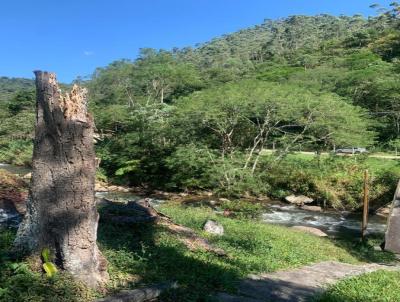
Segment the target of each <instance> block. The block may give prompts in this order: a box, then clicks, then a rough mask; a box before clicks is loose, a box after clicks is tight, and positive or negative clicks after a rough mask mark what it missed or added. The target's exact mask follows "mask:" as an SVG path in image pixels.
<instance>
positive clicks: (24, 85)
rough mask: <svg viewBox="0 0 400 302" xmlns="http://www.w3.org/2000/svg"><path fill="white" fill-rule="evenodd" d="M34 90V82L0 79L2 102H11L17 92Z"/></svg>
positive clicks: (0, 99) (0, 98) (18, 79)
mask: <svg viewBox="0 0 400 302" xmlns="http://www.w3.org/2000/svg"><path fill="white" fill-rule="evenodd" d="M33 88H34V82H33V80H29V79H23V78H7V77H0V102H3V101H6V100H9V99H10V98H12V97H13V95H14V94H15V93H16V92H18V91H20V90H29V89H33Z"/></svg>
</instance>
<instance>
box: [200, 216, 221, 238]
mask: <svg viewBox="0 0 400 302" xmlns="http://www.w3.org/2000/svg"><path fill="white" fill-rule="evenodd" d="M203 230H204V231H205V232H207V233H210V234H213V235H219V236H222V235H223V234H224V227H223V226H222V225H221V224H220V223H219V222H217V221H215V220H207V222H206V223H205V224H204V227H203Z"/></svg>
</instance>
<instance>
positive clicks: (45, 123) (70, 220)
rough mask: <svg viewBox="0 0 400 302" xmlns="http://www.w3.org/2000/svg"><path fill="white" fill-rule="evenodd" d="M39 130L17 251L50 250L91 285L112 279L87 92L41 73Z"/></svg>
mask: <svg viewBox="0 0 400 302" xmlns="http://www.w3.org/2000/svg"><path fill="white" fill-rule="evenodd" d="M35 75H36V90H37V103H36V128H35V143H34V152H33V161H32V168H33V171H32V181H31V188H30V199H29V201H28V207H27V208H28V210H27V214H26V216H25V218H24V221H23V223H22V224H21V226H20V228H19V230H18V234H17V238H16V241H15V245H14V246H15V248H16V249H17V250H20V251H22V252H25V253H28V254H37V253H40V252H41V251H42V250H43V249H45V248H46V249H50V250H51V251H52V253H53V254H54V256H55V258H56V259H55V263H56V264H57V265H58V266H59V267H61V268H62V269H65V270H66V271H68V272H70V273H71V274H72V275H73V276H75V277H76V278H78V279H79V280H81V281H83V282H85V283H86V284H87V285H89V286H91V287H97V286H98V285H100V284H101V283H103V282H105V281H106V280H107V278H108V275H107V271H106V260H105V258H104V257H103V256H102V254H101V253H100V251H99V249H98V247H97V244H96V236H97V223H98V218H99V215H98V213H97V210H96V204H95V198H94V181H95V153H94V147H93V128H94V123H93V119H92V116H91V115H90V114H89V113H88V112H87V102H86V90H85V89H82V88H80V87H78V86H76V85H75V86H74V87H73V89H72V91H71V92H70V93H66V94H65V95H64V94H62V93H61V90H60V88H59V86H58V84H57V81H56V76H55V74H54V73H48V72H42V71H36V72H35Z"/></svg>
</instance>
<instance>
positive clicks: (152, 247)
mask: <svg viewBox="0 0 400 302" xmlns="http://www.w3.org/2000/svg"><path fill="white" fill-rule="evenodd" d="M104 211H105V209H101V210H100V217H101V214H102V213H103V214H104ZM98 242H99V246H100V248H101V250H102V252H103V253H104V255H105V256H106V258H107V259H108V261H109V273H110V277H111V290H114V291H118V290H121V289H124V288H135V287H138V286H141V285H144V284H151V283H162V282H170V281H176V282H177V284H178V289H176V290H170V291H168V292H167V293H166V294H165V295H164V297H163V300H162V301H213V300H212V296H213V294H214V293H215V292H217V291H226V290H228V291H232V290H234V287H235V282H236V281H237V280H238V279H239V277H240V276H239V272H238V271H237V270H235V269H234V268H232V267H230V266H229V264H225V263H224V261H221V260H220V259H219V257H218V256H216V255H214V254H211V253H207V252H204V251H189V250H188V249H187V248H186V247H185V246H184V245H183V244H182V243H181V242H179V241H178V240H177V237H176V235H173V234H171V233H170V232H169V231H168V230H167V229H165V228H164V227H163V226H160V225H157V224H155V223H141V224H131V225H126V224H120V225H118V224H117V223H109V222H107V221H104V220H102V219H100V224H99V230H98ZM124 279H125V280H124Z"/></svg>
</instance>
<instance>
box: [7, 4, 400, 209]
mask: <svg viewBox="0 0 400 302" xmlns="http://www.w3.org/2000/svg"><path fill="white" fill-rule="evenodd" d="M399 10H400V9H399V5H398V4H396V3H393V4H392V6H391V7H390V8H387V9H384V10H383V9H382V8H381V9H380V10H379V11H380V13H379V14H378V16H376V17H370V18H368V19H367V18H364V17H363V16H359V15H356V16H340V17H335V16H329V15H318V16H312V17H310V16H291V17H288V18H285V19H280V20H266V21H265V22H263V23H262V24H261V25H257V26H255V27H252V28H248V29H244V30H241V31H238V32H236V33H232V34H229V35H224V36H222V37H219V38H216V39H213V40H212V41H210V42H208V43H204V44H201V45H198V46H196V47H194V48H192V47H187V48H183V49H173V50H172V51H166V50H154V49H142V50H141V51H140V55H139V56H138V58H137V59H135V60H120V61H116V62H113V63H111V64H110V65H109V66H107V67H104V68H98V69H97V70H96V71H95V72H94V74H93V76H92V78H91V80H89V81H87V82H85V83H83V84H84V85H86V86H87V87H88V88H89V91H90V99H91V102H90V104H91V106H92V110H93V112H94V113H95V118H96V125H97V129H98V132H99V134H100V140H99V141H98V143H97V152H98V156H99V157H101V159H102V162H101V169H100V173H99V174H101V175H99V176H100V177H102V178H103V179H106V178H108V179H111V180H113V181H116V182H124V183H128V184H130V185H141V186H145V187H152V188H155V187H156V188H164V189H169V190H185V189H186V190H191V189H207V190H213V191H216V192H219V193H221V194H227V195H236V196H240V195H243V194H248V195H269V196H274V197H282V196H284V195H285V194H288V193H290V192H294V193H302V194H308V195H312V196H314V197H315V198H317V199H318V200H321V201H324V202H326V201H327V202H328V203H329V204H331V205H334V206H338V205H342V201H343V200H346V203H347V204H348V205H350V206H351V207H356V206H357V204H358V201H359V197H360V194H361V191H360V190H361V185H360V184H361V181H362V173H361V171H362V170H363V169H364V168H365V167H366V165H367V163H366V159H365V158H364V159H362V158H358V159H357V164H355V161H354V160H347V159H343V158H338V157H335V156H332V157H326V158H321V157H319V156H317V157H316V158H315V159H312V160H301V159H299V158H296V157H293V156H292V157H291V156H288V154H290V153H291V152H292V151H297V150H305V151H316V152H318V153H319V152H320V151H331V150H333V149H334V148H336V147H346V146H361V147H368V148H369V149H370V150H375V151H389V152H391V151H393V150H396V149H397V148H398V147H400V81H399V80H400V76H399V71H400V61H399V58H400V19H399ZM3 83H5V84H3ZM7 83H11V84H7ZM21 83H25V84H24V86H23V87H22V86H21V87H20V88H21V90H22V91H19V92H17V93H16V94H14V95H12V96H11V95H10V94H9V93H8V94H7V93H4V92H3V91H8V92H10V91H13V89H14V88H13V87H14V86H18V85H20V84H21ZM0 85H1V87H4V86H5V89H4V88H3V89H2V90H1V91H0V92H1V94H0V100H2V97H3V98H6V99H7V100H6V101H2V102H1V104H0V105H1V106H2V108H1V118H2V121H4V122H2V125H1V126H0V135H1V137H2V140H1V142H0V143H1V147H2V151H1V154H0V159H1V160H6V161H11V162H13V161H14V162H16V163H26V162H27V161H28V159H29V154H30V150H31V133H32V129H33V127H32V121H33V95H32V93H31V90H30V89H31V85H32V84H31V82H30V81H29V80H27V81H26V82H25V81H21V80H9V79H2V80H1V81H0ZM17 129H18V130H17ZM265 149H275V150H276V152H274V153H273V154H272V155H271V154H269V153H268V154H266V153H264V150H265ZM396 173H398V169H397V170H396V169H395V170H384V171H381V170H380V171H377V172H376V174H375V177H374V181H375V182H376V186H377V187H378V188H379V190H377V192H372V194H373V196H372V198H373V199H376V200H378V199H380V198H382V196H384V195H385V194H389V195H390V194H391V193H390V192H391V191H390V190H391V189H392V186H393V185H394V182H395V180H396V177H398V176H399V175H398V174H396ZM374 194H375V195H374Z"/></svg>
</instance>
